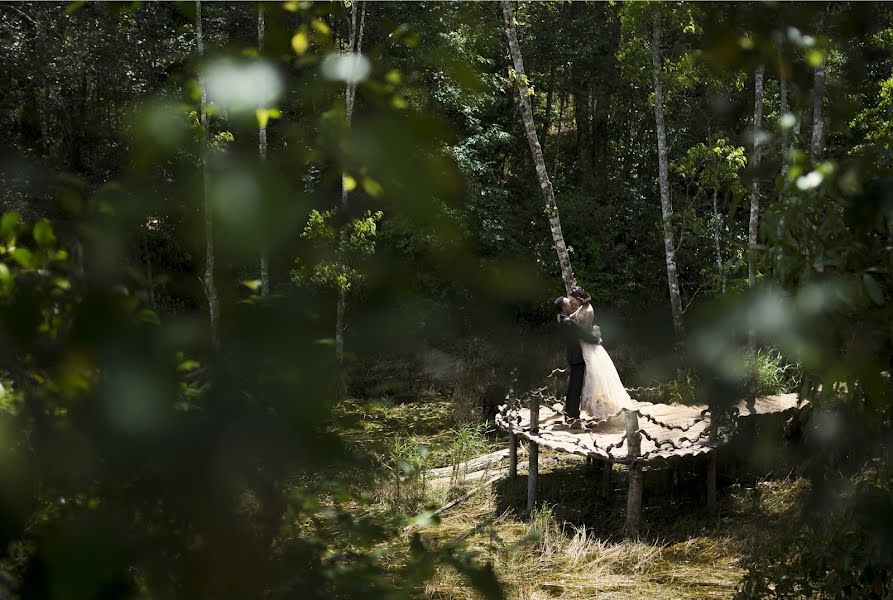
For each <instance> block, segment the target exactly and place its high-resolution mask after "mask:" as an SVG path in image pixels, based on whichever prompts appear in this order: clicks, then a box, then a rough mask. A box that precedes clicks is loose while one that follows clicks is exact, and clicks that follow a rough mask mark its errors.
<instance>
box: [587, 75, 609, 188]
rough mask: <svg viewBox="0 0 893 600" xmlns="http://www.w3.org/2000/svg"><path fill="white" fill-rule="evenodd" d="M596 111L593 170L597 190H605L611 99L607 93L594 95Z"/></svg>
mask: <svg viewBox="0 0 893 600" xmlns="http://www.w3.org/2000/svg"><path fill="white" fill-rule="evenodd" d="M593 100H594V104H595V107H594V110H593V111H592V140H593V149H592V164H593V166H592V169H593V180H594V182H595V186H596V187H595V189H598V190H600V189H604V186H606V185H607V183H608V140H609V139H610V134H609V133H608V107H609V106H610V102H611V98H610V96H609V95H608V93H607V91H605V92H603V93H599V92H598V90H597V91H596V93H595V94H593Z"/></svg>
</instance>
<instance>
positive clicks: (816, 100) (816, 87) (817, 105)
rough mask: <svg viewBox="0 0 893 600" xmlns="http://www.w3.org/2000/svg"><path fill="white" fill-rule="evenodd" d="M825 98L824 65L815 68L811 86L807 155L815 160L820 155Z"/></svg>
mask: <svg viewBox="0 0 893 600" xmlns="http://www.w3.org/2000/svg"><path fill="white" fill-rule="evenodd" d="M824 98H825V65H824V64H821V65H819V66H817V67H816V68H815V76H814V77H813V87H812V143H810V145H809V157H810V158H812V160H813V161H817V160H818V159H819V158H821V157H822V134H823V129H824V123H823V121H822V101H823V100H824Z"/></svg>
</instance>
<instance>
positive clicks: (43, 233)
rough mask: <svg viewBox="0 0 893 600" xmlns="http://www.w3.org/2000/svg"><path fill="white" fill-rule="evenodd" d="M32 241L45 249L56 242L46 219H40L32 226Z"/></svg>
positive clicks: (51, 227) (50, 225)
mask: <svg viewBox="0 0 893 600" xmlns="http://www.w3.org/2000/svg"><path fill="white" fill-rule="evenodd" d="M33 235H34V241H35V242H37V245H38V246H41V247H44V248H45V247H47V246H49V245H51V244H52V243H53V242H55V241H56V234H55V233H53V226H52V224H51V223H50V222H49V220H48V219H41V220H40V221H38V222H37V223H36V224H35V225H34V233H33Z"/></svg>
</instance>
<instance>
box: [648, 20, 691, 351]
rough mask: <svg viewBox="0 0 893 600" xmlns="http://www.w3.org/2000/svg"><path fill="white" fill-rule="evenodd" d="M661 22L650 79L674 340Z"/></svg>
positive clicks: (677, 299)
mask: <svg viewBox="0 0 893 600" xmlns="http://www.w3.org/2000/svg"><path fill="white" fill-rule="evenodd" d="M660 35H661V21H660V12H655V15H654V36H653V40H652V74H653V77H654V121H655V129H656V130H657V164H658V181H659V185H660V208H661V213H662V215H663V233H664V253H665V255H666V261H667V286H668V288H669V291H670V309H671V310H672V314H673V330H674V331H675V333H676V339H677V340H678V341H680V342H681V341H682V340H683V338H684V337H685V325H684V323H683V321H682V299H681V296H680V293H679V276H678V274H677V270H676V246H675V243H674V241H673V205H672V203H671V202H670V179H669V174H668V169H667V132H666V127H665V125H664V91H663V84H662V83H661V77H660V76H661V70H662V69H661V47H660V43H661V42H660Z"/></svg>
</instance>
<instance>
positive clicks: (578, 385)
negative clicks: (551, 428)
mask: <svg viewBox="0 0 893 600" xmlns="http://www.w3.org/2000/svg"><path fill="white" fill-rule="evenodd" d="M558 329H559V331H560V332H561V339H562V341H563V342H564V345H565V348H566V349H567V364H568V367H570V374H569V377H568V379H567V398H566V399H565V401H564V412H565V414H566V415H567V416H569V417H573V418H575V419H579V418H580V395H581V394H582V393H583V379H584V378H585V377H586V362H585V361H584V360H583V349H582V348H580V328H579V327H578V326H577V324H576V323H574V322H573V321H571V320H570V319H568V318H567V317H565V316H562V317H561V320H560V321H559V323H558Z"/></svg>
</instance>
